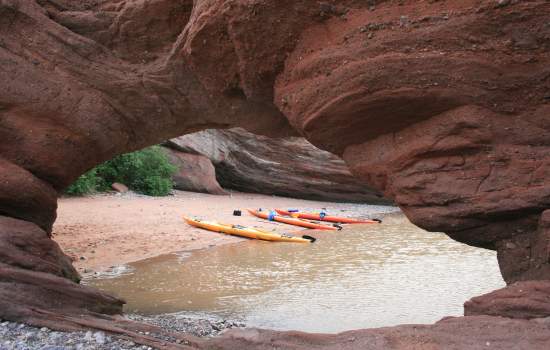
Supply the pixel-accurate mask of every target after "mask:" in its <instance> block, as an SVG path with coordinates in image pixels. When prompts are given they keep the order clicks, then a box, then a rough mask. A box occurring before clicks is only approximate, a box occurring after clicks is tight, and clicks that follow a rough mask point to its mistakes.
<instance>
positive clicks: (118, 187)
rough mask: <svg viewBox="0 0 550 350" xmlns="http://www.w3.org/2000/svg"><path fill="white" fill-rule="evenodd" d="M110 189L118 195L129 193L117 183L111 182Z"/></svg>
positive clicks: (125, 187) (126, 188)
mask: <svg viewBox="0 0 550 350" xmlns="http://www.w3.org/2000/svg"><path fill="white" fill-rule="evenodd" d="M111 188H112V189H113V190H115V191H117V192H119V193H126V192H128V191H129V189H128V186H126V185H124V184H121V183H119V182H113V184H112V185H111Z"/></svg>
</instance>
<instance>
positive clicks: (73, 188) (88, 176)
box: [65, 169, 99, 196]
mask: <svg viewBox="0 0 550 350" xmlns="http://www.w3.org/2000/svg"><path fill="white" fill-rule="evenodd" d="M98 180H99V178H98V177H97V174H96V170H95V169H92V170H90V171H88V172H87V173H84V174H82V175H81V176H80V177H79V178H78V179H77V180H76V181H75V182H73V184H72V185H70V186H69V187H68V188H67V189H66V190H65V193H67V194H69V195H71V196H82V195H84V194H88V193H92V192H94V191H95V189H96V187H97V183H98Z"/></svg>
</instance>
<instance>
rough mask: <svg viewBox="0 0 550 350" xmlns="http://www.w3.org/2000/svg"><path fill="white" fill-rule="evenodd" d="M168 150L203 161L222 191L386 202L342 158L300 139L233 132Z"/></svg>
mask: <svg viewBox="0 0 550 350" xmlns="http://www.w3.org/2000/svg"><path fill="white" fill-rule="evenodd" d="M167 146H168V147H171V148H174V149H177V150H179V151H182V152H186V153H191V154H199V155H203V156H206V157H208V158H209V159H210V161H212V163H213V164H214V166H215V167H216V178H217V179H218V182H219V183H220V184H221V185H222V186H223V187H224V188H228V189H235V190H239V191H243V192H257V193H264V194H269V195H271V194H276V195H280V196H287V197H295V198H306V199H319V200H332V201H352V202H368V203H380V202H385V203H388V201H384V200H383V199H381V197H382V195H381V194H380V193H378V192H377V191H375V190H372V189H371V188H370V187H369V186H368V185H367V184H366V183H364V182H362V181H360V180H358V179H357V178H355V177H353V176H352V175H351V173H350V172H349V170H348V167H347V166H346V165H345V164H344V162H343V160H342V159H341V158H339V157H337V156H335V155H333V154H332V153H329V152H326V151H322V150H319V149H318V148H316V147H315V146H313V145H311V144H310V143H309V142H307V141H306V140H304V139H303V138H299V137H288V138H270V137H266V136H258V135H254V134H252V133H249V132H247V131H246V130H243V129H240V128H235V129H229V130H205V131H200V132H198V133H193V134H189V135H184V136H181V137H177V138H175V139H172V140H170V141H169V142H167ZM207 178H209V177H207ZM209 181H210V180H209Z"/></svg>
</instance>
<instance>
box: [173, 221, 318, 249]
mask: <svg viewBox="0 0 550 350" xmlns="http://www.w3.org/2000/svg"><path fill="white" fill-rule="evenodd" d="M183 219H184V220H185V221H186V222H187V223H188V224H189V225H191V226H195V227H199V228H203V229H205V230H208V231H214V232H220V233H225V234H228V235H234V236H241V237H246V238H252V239H261V240H264V241H272V242H294V243H313V242H315V238H313V237H311V236H305V235H304V236H302V237H296V236H292V235H288V234H279V233H275V232H265V231H260V230H257V229H255V228H250V227H245V226H241V225H230V224H222V223H219V222H215V221H205V220H198V219H191V218H188V217H185V216H184V217H183Z"/></svg>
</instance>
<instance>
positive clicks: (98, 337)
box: [94, 332, 106, 345]
mask: <svg viewBox="0 0 550 350" xmlns="http://www.w3.org/2000/svg"><path fill="white" fill-rule="evenodd" d="M94 340H95V342H96V343H98V344H100V345H103V344H105V342H106V339H105V333H103V332H95V333H94Z"/></svg>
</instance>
